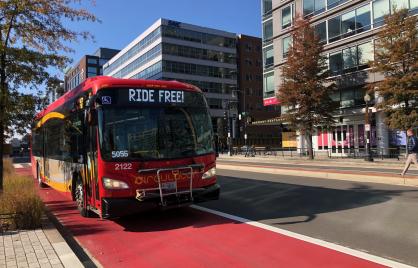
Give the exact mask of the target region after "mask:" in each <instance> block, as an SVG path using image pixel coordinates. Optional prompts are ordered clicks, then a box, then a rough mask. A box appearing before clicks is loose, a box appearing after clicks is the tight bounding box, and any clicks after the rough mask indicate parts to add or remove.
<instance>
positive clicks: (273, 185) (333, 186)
mask: <svg viewBox="0 0 418 268" xmlns="http://www.w3.org/2000/svg"><path fill="white" fill-rule="evenodd" d="M218 174H219V182H220V184H221V187H222V193H221V199H220V200H218V201H212V202H209V203H204V204H203V205H202V206H204V207H207V208H210V209H214V210H218V211H221V212H224V213H228V214H233V215H236V216H240V217H243V218H247V219H250V220H253V221H259V222H262V223H265V224H268V225H271V226H275V227H279V228H282V229H286V230H289V231H293V232H296V233H299V234H303V235H307V236H310V237H314V238H318V239H322V240H325V241H328V242H332V243H335V244H340V245H343V246H346V247H349V248H353V249H357V250H360V251H364V252H368V253H371V254H374V255H377V256H380V257H385V258H389V259H393V260H396V261H399V262H402V263H406V264H410V265H414V266H418V254H417V253H418V189H417V188H413V187H402V186H392V185H383V184H371V183H354V182H347V181H339V180H330V179H327V180H324V179H316V178H303V177H293V176H280V175H270V174H261V173H250V172H240V171H231V170H220V169H219V170H218Z"/></svg>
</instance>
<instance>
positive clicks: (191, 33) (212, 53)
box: [103, 19, 237, 127]
mask: <svg viewBox="0 0 418 268" xmlns="http://www.w3.org/2000/svg"><path fill="white" fill-rule="evenodd" d="M236 50H237V48H236V34H234V33H229V32H225V31H221V30H216V29H210V28H205V27H200V26H196V25H191V24H187V23H182V22H177V21H172V20H167V19H159V20H158V21H157V22H155V23H154V24H153V25H152V26H151V27H149V28H148V29H147V30H146V31H144V32H143V33H142V34H140V35H139V36H138V37H137V38H136V39H135V40H134V41H132V42H131V43H130V44H129V45H127V46H126V47H125V48H124V49H122V50H121V51H120V52H119V53H118V54H117V55H116V56H114V57H113V58H112V59H111V60H110V61H109V62H107V63H106V64H105V65H104V66H103V74H104V75H108V76H113V77H120V78H137V79H155V80H177V81H183V82H187V83H190V84H193V85H195V86H197V87H199V88H201V89H202V91H204V92H205V95H206V97H207V100H208V104H209V106H210V113H211V116H212V118H213V122H214V127H215V126H216V125H217V120H216V119H218V118H219V119H220V118H222V117H223V116H224V112H225V111H226V110H229V111H230V114H231V117H233V116H234V115H235V116H237V109H236V106H231V103H234V102H237V94H234V92H235V91H236V90H237V59H236V57H237V52H236Z"/></svg>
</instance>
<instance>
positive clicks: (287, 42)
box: [282, 36, 292, 59]
mask: <svg viewBox="0 0 418 268" xmlns="http://www.w3.org/2000/svg"><path fill="white" fill-rule="evenodd" d="M291 43H292V37H291V36H287V37H285V38H283V39H282V48H283V51H282V55H283V59H285V58H287V55H288V54H289V49H290V46H291Z"/></svg>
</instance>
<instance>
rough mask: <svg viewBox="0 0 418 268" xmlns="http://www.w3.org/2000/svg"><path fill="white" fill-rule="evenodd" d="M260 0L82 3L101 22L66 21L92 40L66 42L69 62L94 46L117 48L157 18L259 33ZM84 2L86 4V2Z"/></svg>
mask: <svg viewBox="0 0 418 268" xmlns="http://www.w3.org/2000/svg"><path fill="white" fill-rule="evenodd" d="M260 2H261V1H260V0H210V1H204V0H119V1H115V0H96V3H95V6H92V5H91V3H90V2H84V6H85V7H86V8H88V10H89V11H91V12H92V13H93V14H95V15H96V16H97V17H98V18H99V19H100V20H101V21H102V22H101V23H85V22H83V23H67V25H66V26H68V27H70V28H71V29H74V30H79V31H81V30H83V31H84V30H88V31H90V32H91V33H92V34H93V35H94V36H95V42H93V41H91V40H87V41H84V40H80V41H79V42H78V43H73V44H71V45H70V46H71V47H72V48H73V49H74V50H75V53H72V54H70V55H69V56H70V57H71V58H73V60H74V62H73V64H76V63H77V62H78V60H79V59H80V58H81V57H82V56H83V55H85V54H93V53H94V52H95V51H96V49H97V48H98V47H109V48H117V49H121V48H123V47H125V46H126V45H128V44H129V43H130V42H131V41H132V40H133V39H135V38H136V37H137V36H138V35H139V34H140V33H142V32H143V31H144V30H145V29H147V28H148V27H149V26H151V24H153V23H154V22H155V21H156V20H157V19H159V18H161V17H162V18H167V19H172V20H177V21H181V22H186V23H191V24H196V25H200V26H205V27H210V28H215V29H220V30H225V31H229V32H234V33H242V34H247V35H252V36H258V37H261V11H260V10H261V3H260ZM87 3H88V4H87Z"/></svg>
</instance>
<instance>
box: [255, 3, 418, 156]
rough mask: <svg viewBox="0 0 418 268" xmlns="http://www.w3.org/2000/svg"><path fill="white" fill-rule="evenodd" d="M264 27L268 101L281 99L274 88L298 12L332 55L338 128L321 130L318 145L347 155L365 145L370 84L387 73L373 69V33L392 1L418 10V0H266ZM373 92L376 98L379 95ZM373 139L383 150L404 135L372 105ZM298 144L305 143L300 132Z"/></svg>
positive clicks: (413, 11)
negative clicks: (375, 71) (337, 105)
mask: <svg viewBox="0 0 418 268" xmlns="http://www.w3.org/2000/svg"><path fill="white" fill-rule="evenodd" d="M261 4H262V29H263V98H264V103H265V105H270V104H271V105H278V104H279V102H280V100H277V99H276V98H275V94H276V92H277V91H278V90H280V84H281V81H282V78H281V66H283V65H284V64H286V57H287V52H288V50H289V48H290V46H291V43H292V37H291V33H292V25H293V22H294V18H295V14H301V15H302V16H304V17H305V18H309V20H310V22H311V25H312V26H313V27H314V29H315V31H316V32H317V34H318V36H319V37H320V39H321V42H322V43H323V44H324V53H325V56H326V57H327V58H328V69H329V71H330V75H331V76H333V77H334V78H335V79H336V81H337V86H338V90H337V91H336V92H334V93H333V94H332V96H331V98H332V99H333V100H334V101H335V102H337V103H338V104H339V109H338V110H337V111H336V113H335V117H336V121H337V122H338V124H337V127H336V128H335V130H334V131H331V132H327V131H322V130H321V129H318V130H317V133H316V136H315V137H314V148H315V150H316V151H324V153H325V152H327V153H329V154H331V155H333V154H335V155H348V154H352V153H353V152H355V150H356V149H357V151H358V150H361V149H364V148H365V143H366V137H365V133H366V131H365V124H364V121H365V115H364V113H365V102H364V95H365V86H366V85H368V84H369V83H374V82H378V81H380V80H382V79H383V77H382V76H381V75H379V74H375V73H372V72H371V71H370V67H369V66H368V64H367V63H368V61H369V60H372V59H373V55H374V39H375V38H376V33H377V32H378V31H379V28H381V27H382V25H383V17H384V16H385V15H386V14H390V13H391V12H393V7H394V6H396V7H397V8H407V9H409V12H410V14H411V15H416V14H418V0H374V1H371V0H366V1H364V0H363V1H359V0H291V1H289V0H284V1H283V0H261ZM373 97H377V96H372V99H373V100H372V101H374V99H377V98H373ZM371 120H372V124H371V139H370V142H371V145H372V147H374V148H377V149H378V150H379V152H383V153H385V154H386V153H388V148H390V147H396V146H400V145H402V143H403V142H404V140H403V139H392V138H391V137H395V136H397V134H396V133H391V131H390V130H388V129H387V127H386V125H385V123H384V114H383V113H382V112H380V111H376V110H375V109H374V108H373V113H372V116H371ZM297 144H298V147H306V143H305V142H304V139H303V138H301V137H298V143H297Z"/></svg>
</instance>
